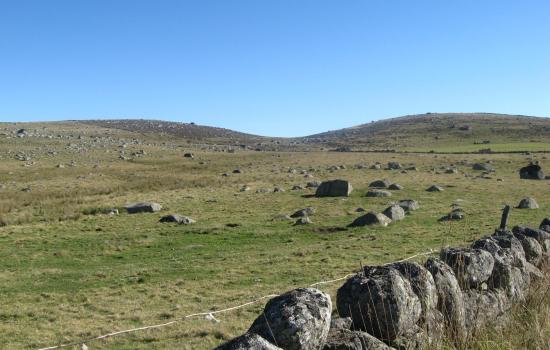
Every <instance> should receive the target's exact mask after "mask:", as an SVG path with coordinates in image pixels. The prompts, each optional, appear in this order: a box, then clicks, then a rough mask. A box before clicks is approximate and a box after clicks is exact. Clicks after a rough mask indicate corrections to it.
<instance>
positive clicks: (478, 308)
mask: <svg viewBox="0 0 550 350" xmlns="http://www.w3.org/2000/svg"><path fill="white" fill-rule="evenodd" d="M464 305H465V311H466V312H465V315H466V327H467V331H468V333H469V334H474V335H475V331H476V330H479V329H481V328H482V327H484V326H488V325H498V324H500V323H501V322H503V321H504V317H503V316H504V314H505V312H506V311H508V310H509V309H510V306H511V304H510V301H509V299H508V297H507V296H506V294H505V292H504V291H502V290H500V289H495V290H489V291H478V290H474V289H470V290H467V291H465V292H464Z"/></svg>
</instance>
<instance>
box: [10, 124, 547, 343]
mask: <svg viewBox="0 0 550 350" xmlns="http://www.w3.org/2000/svg"><path fill="white" fill-rule="evenodd" d="M68 132H74V131H68ZM83 132H87V133H90V134H93V133H95V132H100V131H97V130H95V129H90V130H88V129H86V130H84V131H83ZM121 135H122V134H121ZM120 137H122V136H120ZM161 141H163V140H161ZM161 141H159V140H150V139H146V142H150V143H151V144H152V145H150V146H146V145H139V146H129V148H130V149H131V148H135V149H140V148H143V149H146V151H147V153H148V155H147V156H146V157H143V158H138V159H136V160H134V161H121V160H118V159H117V153H116V152H117V146H116V145H115V144H113V145H109V146H108V147H107V149H108V150H110V152H109V153H106V152H105V149H103V148H99V147H98V148H93V149H91V150H90V151H88V152H85V153H83V154H77V153H72V152H71V151H67V150H65V149H64V147H63V145H64V144H66V143H67V141H66V140H62V141H59V142H58V143H57V142H56V141H55V140H53V141H52V140H50V141H48V147H51V148H57V149H59V150H60V153H59V156H58V157H56V158H49V157H46V156H43V155H42V154H41V153H40V152H41V151H40V152H37V153H38V154H37V156H36V164H35V165H33V166H30V167H23V166H22V165H21V164H22V162H19V161H15V160H12V159H11V158H10V157H9V156H8V149H14V147H19V146H21V147H27V148H28V149H36V147H38V146H39V145H41V144H42V140H33V139H17V140H13V139H10V140H2V139H0V155H1V156H2V157H3V161H2V162H0V183H2V184H5V188H3V189H0V195H1V197H0V218H1V220H2V222H4V223H5V225H6V226H3V227H0V256H2V259H0V285H1V286H2V290H1V293H0V320H2V322H0V335H1V338H2V344H3V345H2V348H5V349H33V348H38V347H41V346H47V345H53V344H57V343H62V342H70V341H75V340H80V339H85V338H87V337H90V336H96V335H100V334H103V333H108V332H111V331H114V330H121V329H126V328H131V327H137V326H143V325H149V324H156V323H162V322H166V321H167V320H171V319H175V318H178V317H182V316H184V315H186V314H189V313H194V312H201V311H206V310H216V309H221V308H225V307H228V306H233V305H236V304H240V303H243V302H246V301H249V300H252V299H255V298H257V297H259V296H262V295H266V294H272V293H280V292H284V291H286V290H289V289H292V288H295V287H300V286H307V285H310V284H311V283H314V282H317V281H320V280H328V279H333V278H337V277H341V276H343V275H345V274H347V273H350V272H352V271H354V270H357V269H358V267H359V266H360V264H379V263H384V262H390V261H393V260H396V259H400V258H403V257H407V256H410V255H413V254H416V253H419V252H425V251H427V250H428V249H438V248H440V247H441V246H443V245H448V244H452V245H463V244H467V243H468V242H470V241H472V240H474V239H475V238H477V237H480V236H482V235H485V234H489V233H491V232H492V230H493V229H494V227H496V226H497V225H498V223H499V217H500V210H501V208H502V206H503V205H504V204H506V203H508V204H514V205H515V204H516V203H517V202H518V201H519V200H520V199H521V198H523V197H525V196H534V197H535V198H536V199H537V201H538V202H539V205H540V206H541V209H539V210H513V211H512V218H511V220H512V224H519V223H522V224H532V225H536V224H538V223H539V222H540V220H541V219H542V218H543V217H544V216H545V215H547V213H548V211H549V209H550V198H548V196H546V195H544V194H545V193H548V189H550V183H548V182H537V181H523V180H520V179H519V178H518V176H517V169H518V168H519V167H520V166H522V165H524V164H525V163H526V161H527V159H526V157H525V156H523V155H519V154H498V155H429V154H359V153H327V152H313V153H263V152H237V153H235V154H227V153H220V152H207V151H200V150H194V152H195V153H196V158H195V159H194V160H189V159H184V158H183V157H182V154H183V149H182V148H178V147H171V146H172V145H177V141H174V140H171V139H168V140H164V142H168V144H167V145H161ZM71 142H76V141H71ZM153 143H156V145H153ZM127 152H128V153H129V151H127ZM535 157H538V158H537V159H539V160H540V161H541V162H542V163H543V165H547V166H550V164H548V161H547V160H546V159H544V158H543V157H541V156H535ZM71 159H76V160H77V166H76V167H74V168H73V167H66V168H64V169H57V168H55V165H56V164H58V163H60V162H61V161H65V162H68V161H70V160H71ZM464 159H467V160H469V161H471V162H475V161H483V160H484V159H491V160H493V161H494V164H493V165H494V167H495V168H496V169H497V173H496V174H495V175H492V178H491V179H481V178H475V177H464V176H463V175H462V174H437V173H436V172H434V171H432V168H439V167H440V166H450V165H451V164H457V163H458V162H459V161H461V160H464ZM390 160H397V161H400V162H402V163H403V164H412V163H414V164H415V165H416V166H417V167H418V168H419V171H418V172H409V173H407V174H403V173H400V172H398V171H384V170H370V169H369V170H355V169H353V168H352V166H353V165H354V164H356V163H369V164H372V163H374V162H376V161H380V162H387V161H390ZM200 162H204V164H200ZM96 164H99V166H97V167H96ZM333 164H345V165H346V166H347V169H346V170H339V171H335V172H329V171H327V170H326V168H327V167H328V166H329V165H333ZM299 166H300V167H302V168H304V169H309V168H314V169H316V170H314V171H311V174H313V175H314V178H313V179H305V178H304V177H303V175H300V174H289V173H288V172H287V169H288V167H299ZM237 167H238V168H240V169H242V170H243V174H231V175H230V176H229V177H227V178H224V177H222V176H221V174H222V173H224V172H229V173H230V172H231V170H233V169H234V168H237ZM458 167H459V169H460V170H461V171H464V172H467V173H470V174H473V175H479V172H475V171H473V170H471V168H470V167H469V166H466V165H459V166H458ZM334 178H343V179H349V180H350V181H351V182H352V184H353V186H354V188H355V190H354V192H353V193H352V195H351V197H349V198H311V197H309V196H307V195H310V194H312V193H313V192H312V191H309V190H308V191H290V190H289V189H290V187H291V186H292V185H293V184H300V183H301V184H305V183H306V182H307V181H311V180H324V179H334ZM380 178H388V179H390V180H391V181H394V182H397V183H400V184H402V185H403V186H404V187H405V189H404V190H402V191H394V196H393V197H391V198H380V199H372V198H366V197H364V193H365V192H366V190H367V188H368V183H369V182H371V181H373V180H376V179H380ZM497 178H501V179H502V180H503V181H502V182H498V181H497ZM433 183H437V184H440V185H442V186H444V187H445V188H446V190H445V191H444V192H441V193H428V192H425V191H424V190H425V189H426V188H427V187H428V186H429V185H431V184H433ZM243 184H248V185H249V186H250V187H251V188H252V190H251V191H249V192H244V193H241V192H239V191H238V189H239V188H240V187H241V186H242V185H243ZM275 185H279V186H282V187H283V188H285V189H286V190H287V191H286V192H283V193H266V194H259V193H254V192H255V190H256V189H258V188H273V187H274V186H275ZM24 186H31V188H32V191H31V192H29V193H24V192H21V191H20V188H22V187H24ZM405 198H412V199H417V200H419V201H420V203H421V209H420V210H418V211H416V212H414V213H413V214H412V215H410V216H409V217H407V218H406V220H404V221H402V222H398V223H395V224H392V225H390V226H389V227H387V228H379V227H378V228H354V229H349V230H347V231H341V232H330V228H332V227H344V226H345V225H347V224H349V223H350V222H351V221H353V219H354V218H355V217H357V216H359V214H358V213H355V209H356V208H357V207H364V208H366V209H374V210H378V211H381V210H383V209H384V208H385V207H386V206H387V205H388V204H389V202H391V201H392V200H398V199H405ZM138 200H139V201H143V200H150V201H156V202H158V203H160V204H162V205H163V207H164V210H163V211H162V212H161V213H152V214H135V215H129V214H126V213H124V212H121V214H120V215H119V216H108V215H92V214H97V212H99V211H101V210H102V209H104V208H111V207H117V208H121V207H122V206H123V205H125V204H126V203H129V202H132V201H138ZM457 200H461V203H462V206H463V208H464V209H465V212H466V214H467V216H466V219H465V220H464V221H462V222H459V223H438V222H437V219H438V218H439V217H440V216H442V215H444V214H446V213H447V212H448V211H449V210H450V205H451V204H452V203H453V202H455V201H457ZM306 206H313V207H315V208H316V209H317V213H316V214H315V215H314V216H312V220H313V222H314V223H313V224H312V225H310V226H299V227H294V226H292V223H289V222H273V221H271V218H272V217H274V216H276V215H278V214H289V213H292V212H293V211H295V210H297V209H301V208H303V207H306ZM167 213H181V214H184V215H188V216H190V217H192V218H194V219H196V220H197V223H196V224H194V225H189V226H179V225H173V224H160V223H158V219H159V217H160V216H162V215H164V214H167ZM231 223H237V224H239V226H237V227H233V228H231V227H228V226H227V224H231ZM340 285H341V283H335V284H332V285H325V286H322V287H321V288H322V289H323V290H326V291H328V292H329V293H330V294H331V295H332V297H333V299H334V298H335V291H336V289H337V288H338V287H339V286H340ZM262 307H263V304H262V303H260V304H257V305H254V306H250V307H246V308H244V309H240V310H238V311H234V312H231V313H227V314H221V315H218V316H217V318H218V319H220V321H221V322H220V323H219V324H217V323H212V322H210V321H208V320H205V319H203V318H196V319H192V320H187V321H184V322H181V323H178V324H176V325H172V326H169V327H165V328H161V329H156V330H150V331H143V332H137V333H133V334H128V335H122V336H119V337H114V338H110V339H108V340H105V341H99V342H94V343H90V344H88V345H89V346H90V348H102V349H151V348H158V349H208V348H212V347H214V346H216V345H218V344H220V343H221V342H223V341H225V340H227V339H230V338H232V337H234V336H236V335H239V334H241V333H242V332H244V331H245V330H246V329H247V327H248V326H249V325H250V324H251V322H252V320H253V319H254V318H255V317H256V316H257V315H258V313H259V311H260V310H261V308H262Z"/></svg>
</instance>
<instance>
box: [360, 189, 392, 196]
mask: <svg viewBox="0 0 550 350" xmlns="http://www.w3.org/2000/svg"><path fill="white" fill-rule="evenodd" d="M391 195H392V193H391V192H390V191H386V190H378V189H372V190H368V191H367V194H366V195H365V196H367V197H391Z"/></svg>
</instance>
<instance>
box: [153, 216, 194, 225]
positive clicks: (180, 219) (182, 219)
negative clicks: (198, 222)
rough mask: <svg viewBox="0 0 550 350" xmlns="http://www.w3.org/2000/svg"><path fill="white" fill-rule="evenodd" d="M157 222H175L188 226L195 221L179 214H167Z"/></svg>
mask: <svg viewBox="0 0 550 350" xmlns="http://www.w3.org/2000/svg"><path fill="white" fill-rule="evenodd" d="M159 222H175V223H178V224H182V225H188V224H193V223H195V220H193V219H191V218H190V217H188V216H183V215H179V214H169V215H165V216H163V217H161V218H160V220H159Z"/></svg>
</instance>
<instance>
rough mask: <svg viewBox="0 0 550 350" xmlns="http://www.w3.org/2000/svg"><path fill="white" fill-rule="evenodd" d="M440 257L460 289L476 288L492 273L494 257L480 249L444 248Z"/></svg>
mask: <svg viewBox="0 0 550 350" xmlns="http://www.w3.org/2000/svg"><path fill="white" fill-rule="evenodd" d="M440 258H441V260H443V261H444V262H445V263H447V265H449V266H450V267H451V268H452V269H453V271H454V273H455V276H456V279H457V280H458V283H459V285H460V287H461V288H462V289H468V288H477V287H480V286H481V285H482V283H484V282H486V281H487V280H488V279H489V277H491V274H492V273H493V267H494V264H495V259H494V258H493V256H492V255H491V254H490V253H489V252H487V251H485V250H481V249H469V248H445V249H442V250H441V252H440Z"/></svg>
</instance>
